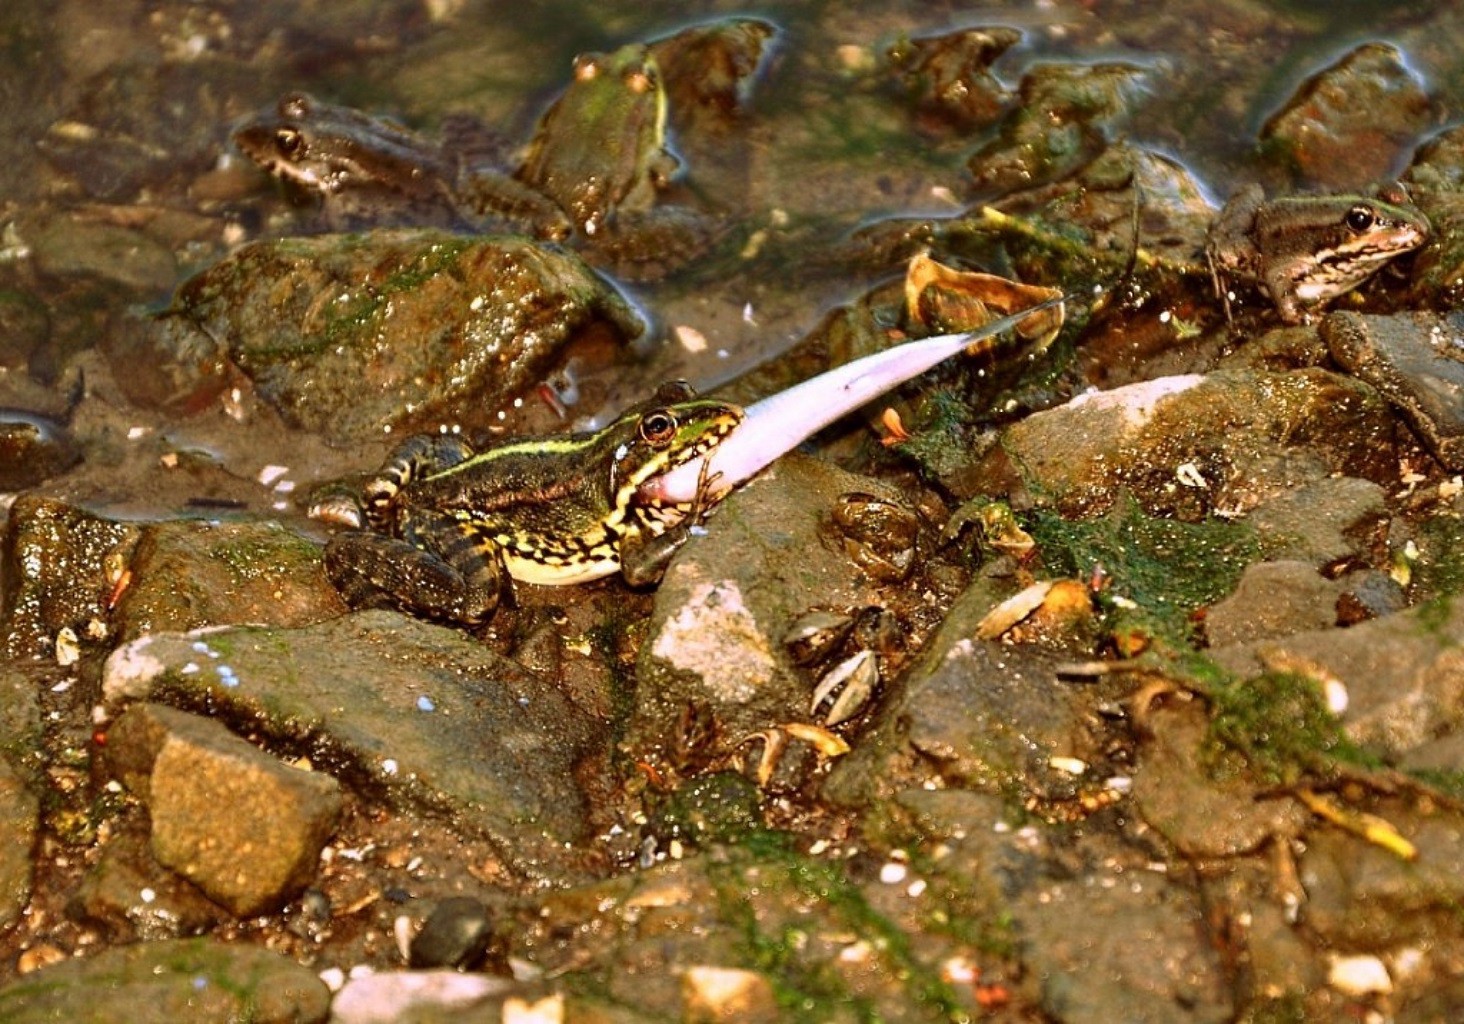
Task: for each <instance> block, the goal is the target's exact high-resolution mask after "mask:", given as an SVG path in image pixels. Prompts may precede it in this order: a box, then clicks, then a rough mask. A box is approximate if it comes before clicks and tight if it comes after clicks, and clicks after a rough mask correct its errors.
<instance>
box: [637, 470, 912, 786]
mask: <svg viewBox="0 0 1464 1024" xmlns="http://www.w3.org/2000/svg"><path fill="white" fill-rule="evenodd" d="M850 492H860V493H863V494H866V495H868V494H873V495H875V496H877V497H881V498H883V499H884V500H886V501H896V500H897V496H896V495H895V494H894V493H893V492H891V491H890V490H889V489H888V488H887V487H885V486H884V485H882V484H880V483H879V482H877V481H874V480H871V479H867V478H864V477H858V476H854V475H852V474H849V473H845V472H843V471H841V470H838V469H836V468H834V467H832V466H830V465H828V464H826V463H823V462H820V461H818V460H816V459H811V458H805V457H798V456H788V457H785V458H783V459H780V460H779V461H778V462H777V463H776V464H775V465H774V466H773V467H772V469H771V471H769V472H767V473H765V474H764V475H762V476H761V477H759V478H758V479H757V480H755V481H754V482H753V483H751V484H749V485H748V486H747V487H745V488H743V489H742V490H740V491H738V492H737V493H735V494H733V495H732V496H731V497H730V498H728V499H727V500H726V501H725V502H723V503H722V505H721V507H720V508H719V509H718V511H717V514H716V517H715V518H714V519H713V520H712V521H711V522H710V523H709V525H708V527H707V531H708V535H707V536H706V537H704V538H699V539H697V540H696V541H694V542H693V543H691V544H688V545H687V546H686V547H685V548H684V549H682V551H681V552H680V554H679V555H678V557H677V559H676V561H675V562H673V563H672V565H671V568H670V570H669V571H668V572H667V574H666V578H665V580H664V581H663V582H662V584H661V587H660V589H659V591H658V592H657V594H656V605H655V612H654V614H653V616H652V623H651V628H650V632H649V634H648V636H647V640H646V643H645V645H644V646H643V647H642V648H641V656H640V662H639V665H638V670H637V686H636V707H635V709H634V711H633V712H632V716H631V726H630V740H629V741H628V742H629V744H630V745H631V747H632V748H634V749H648V750H655V749H660V750H662V751H665V750H668V749H669V748H670V746H671V745H674V744H676V743H679V742H681V741H683V740H684V739H686V738H687V737H686V735H685V734H686V732H687V728H686V723H685V721H684V718H685V715H686V711H687V709H688V708H691V709H695V710H696V711H697V712H698V713H705V714H707V715H710V716H711V718H712V719H714V720H715V721H716V722H717V723H718V726H719V727H718V729H717V732H718V733H719V734H720V740H719V742H718V743H716V744H713V746H712V748H709V749H706V750H704V751H701V752H700V754H701V755H702V756H707V757H712V756H715V755H716V754H718V753H726V752H727V749H728V748H730V747H731V746H735V745H736V744H738V743H739V742H740V741H741V740H743V739H744V738H745V737H747V736H749V735H751V734H752V733H754V732H757V731H759V730H762V729H766V728H768V727H769V726H773V725H778V724H782V723H785V722H793V721H807V720H808V716H809V709H808V702H809V699H810V696H811V693H812V688H811V684H810V682H809V680H808V678H807V676H806V675H805V673H804V672H802V671H801V670H799V669H798V667H797V666H796V665H794V664H793V661H792V658H791V656H790V655H789V654H788V652H787V650H786V649H785V647H784V645H783V644H782V642H781V637H782V636H783V635H784V633H786V631H787V630H788V628H789V627H790V626H791V625H792V624H793V623H794V622H795V621H796V620H797V619H799V618H800V617H801V616H802V615H803V614H805V613H806V612H807V611H808V610H809V609H810V608H813V607H815V606H823V607H827V606H838V607H851V608H857V607H863V606H865V605H869V604H877V603H879V602H878V601H877V592H876V591H874V590H873V589H872V582H871V580H870V579H869V578H868V576H867V575H866V574H864V573H863V572H861V571H860V569H859V568H858V567H857V566H856V565H855V564H854V563H853V562H852V561H851V560H850V559H849V558H848V557H847V556H846V555H845V554H844V553H843V551H842V549H841V546H836V545H835V544H834V543H829V542H828V540H827V539H826V534H827V531H828V529H829V518H830V516H831V513H832V509H833V508H834V507H835V505H836V503H837V502H838V501H839V499H840V498H841V497H842V496H843V495H845V494H847V493H850Z"/></svg>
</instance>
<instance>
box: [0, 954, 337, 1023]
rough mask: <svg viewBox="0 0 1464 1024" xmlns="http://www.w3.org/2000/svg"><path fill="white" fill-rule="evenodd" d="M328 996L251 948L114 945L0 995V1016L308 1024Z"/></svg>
mask: <svg viewBox="0 0 1464 1024" xmlns="http://www.w3.org/2000/svg"><path fill="white" fill-rule="evenodd" d="M329 1012H330V992H329V991H328V990H327V989H326V987H325V985H324V984H323V983H322V982H321V981H320V979H319V978H317V977H316V976H315V973H314V971H312V970H311V969H310V968H308V967H302V966H301V965H299V964H297V963H295V962H293V961H291V960H287V959H285V958H284V957H282V956H280V955H278V954H276V953H271V952H269V951H268V950H265V949H260V948H258V947H256V946H250V945H242V944H234V945H225V944H223V943H221V942H213V941H210V940H207V939H179V940H174V941H169V942H142V943H137V944H135V945H130V946H116V947H113V948H111V949H107V950H104V951H102V952H100V953H98V954H97V955H96V956H94V957H90V958H88V959H84V960H66V961H63V962H61V963H57V964H52V965H51V966H49V967H45V968H42V969H41V970H38V971H36V972H34V973H33V974H28V975H26V976H25V977H23V978H21V979H20V980H18V981H15V982H12V983H11V984H10V985H7V986H6V987H5V988H3V989H0V1018H4V1019H5V1020H7V1021H14V1022H16V1024H33V1022H34V1024H40V1022H42V1021H58V1020H70V1021H107V1020H129V1021H136V1022H138V1024H152V1022H158V1024H162V1022H164V1021H181V1020H187V1021H198V1022H200V1024H210V1022H215V1021H216V1022H218V1024H231V1022H234V1021H239V1020H250V1021H256V1022H258V1024H311V1022H316V1021H324V1020H325V1019H326V1016H327V1015H328V1014H329Z"/></svg>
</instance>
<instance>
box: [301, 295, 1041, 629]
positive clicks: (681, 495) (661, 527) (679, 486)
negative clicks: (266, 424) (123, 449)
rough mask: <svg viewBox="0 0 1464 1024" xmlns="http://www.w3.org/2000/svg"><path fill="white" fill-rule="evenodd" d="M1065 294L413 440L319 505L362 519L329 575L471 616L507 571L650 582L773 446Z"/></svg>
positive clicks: (345, 537) (779, 450) (368, 600)
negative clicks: (776, 365) (730, 375)
mask: <svg viewBox="0 0 1464 1024" xmlns="http://www.w3.org/2000/svg"><path fill="white" fill-rule="evenodd" d="M1062 301H1063V300H1062V299H1061V298H1060V297H1058V298H1053V299H1049V300H1048V301H1046V302H1043V303H1039V304H1037V305H1035V306H1032V307H1031V308H1028V309H1024V310H1022V311H1021V312H1019V313H1015V314H1012V315H1011V316H1007V317H1003V318H1001V319H999V320H995V321H993V322H991V323H989V324H987V325H986V326H984V327H982V328H981V329H980V330H978V331H975V332H970V333H961V334H951V335H942V336H939V337H935V338H926V339H924V340H921V341H912V342H908V343H906V344H903V345H899V346H896V347H894V348H891V349H886V350H885V351H883V352H877V353H875V354H873V355H869V356H865V357H864V358H862V359H857V360H855V361H854V362H852V363H847V364H845V365H844V366H841V367H838V368H837V369H834V370H830V371H828V372H827V373H824V374H820V375H819V376H817V377H814V378H811V379H810V380H806V381H804V382H803V383H802V384H798V385H795V386H793V387H791V388H788V389H786V390H784V391H781V392H779V393H777V394H775V395H772V396H770V397H768V398H765V399H763V400H761V401H759V402H755V403H753V404H752V405H749V406H747V407H746V408H743V407H740V406H737V405H734V404H732V403H729V402H725V401H721V400H718V399H715V398H701V397H698V396H697V395H696V394H695V393H694V392H692V391H691V389H690V387H689V386H688V385H686V384H685V383H684V382H677V383H673V384H667V385H663V386H662V387H661V388H660V389H659V390H658V391H657V392H656V394H655V395H654V396H653V397H652V399H651V400H650V401H648V402H647V403H645V404H643V405H641V406H637V407H635V408H633V409H631V410H629V411H628V412H626V413H625V414H623V415H622V416H620V417H618V418H616V419H615V420H614V421H613V422H611V423H610V424H609V425H608V426H606V427H604V428H603V429H601V430H598V431H593V432H589V433H583V434H570V435H560V436H552V437H542V438H524V439H519V440H514V441H508V442H505V443H503V444H498V445H494V446H492V447H489V448H485V449H483V450H481V451H475V450H474V449H473V448H472V447H471V446H470V445H468V444H467V443H466V442H465V441H463V440H462V439H460V438H458V437H456V436H453V435H438V434H423V435H419V436H417V437H414V438H409V439H408V440H407V441H405V442H403V444H402V445H401V446H400V447H399V448H398V449H397V450H396V452H395V453H394V454H393V455H392V456H391V458H389V459H388V460H387V462H386V464H385V465H384V466H383V467H382V469H381V470H380V472H379V474H378V475H377V476H376V477H375V478H374V479H372V480H371V481H370V482H369V483H367V485H366V487H365V491H364V495H363V497H364V503H363V507H362V508H360V509H358V510H355V511H356V514H355V515H352V514H350V513H349V512H348V513H347V514H345V515H342V514H341V513H340V510H339V509H337V508H333V507H332V508H325V507H319V508H317V509H315V510H313V513H312V514H314V515H315V516H316V517H317V518H321V519H334V520H337V521H340V520H342V519H344V520H345V521H346V522H347V523H348V524H349V525H365V526H366V527H368V529H365V530H347V531H344V532H342V533H339V534H337V535H336V536H335V538H333V539H332V540H331V542H330V544H329V545H328V546H327V547H326V551H325V567H326V572H327V573H328V574H329V576H330V578H331V580H332V581H333V582H334V583H335V585H336V586H337V588H338V589H340V591H341V592H342V594H343V595H344V596H345V597H346V599H347V601H348V602H349V603H351V604H353V605H366V604H380V603H386V604H393V605H396V606H398V607H401V608H404V609H406V610H408V611H411V612H413V613H414V614H418V615H424V616H427V617H430V618H439V619H446V620H448V621H453V622H460V623H465V624H476V623H479V622H483V621H485V620H486V619H487V618H489V617H490V616H491V615H492V614H493V612H494V610H495V609H496V608H497V607H498V604H499V602H500V600H501V598H502V595H503V592H504V589H505V587H506V585H507V581H508V580H509V579H516V580H522V581H524V582H528V583H538V584H553V585H561V584H571V583H581V582H585V581H588V580H594V579H600V578H603V577H605V576H610V575H613V574H615V573H620V574H621V575H622V576H624V577H625V578H626V580H627V581H628V582H630V583H632V584H650V583H654V582H656V581H657V580H659V579H660V577H661V575H662V574H663V573H664V572H665V569H666V565H667V563H668V562H669V561H670V558H671V556H672V555H673V554H674V553H675V551H676V550H677V549H678V548H679V547H680V546H681V545H682V544H684V543H685V542H686V541H687V540H688V539H689V538H690V537H691V531H692V529H693V528H694V527H696V526H697V525H699V524H700V522H701V519H702V517H703V516H704V515H705V514H706V513H707V512H708V511H710V510H711V509H712V508H713V507H714V506H715V505H716V504H717V503H718V502H720V501H721V500H722V499H723V498H725V497H726V496H727V495H728V494H730V493H731V492H732V490H734V489H735V488H736V487H737V486H739V485H740V484H742V483H744V482H746V481H747V480H750V479H751V478H752V477H754V476H756V475H757V474H758V473H760V472H761V471H762V470H763V469H764V468H765V467H766V466H768V465H769V464H770V463H772V462H773V461H774V460H775V459H777V458H778V457H779V456H781V455H783V454H784V453H786V452H788V451H791V450H792V449H794V448H796V447H797V446H798V445H800V444H802V443H803V442H804V441H806V440H807V439H808V438H809V437H811V436H812V435H813V434H815V433H817V432H818V431H820V430H822V429H823V428H824V427H826V426H828V425H829V424H831V423H833V422H834V421H835V420H836V419H838V418H839V417H841V416H843V415H844V414H846V413H848V412H851V411H852V410H854V409H857V408H858V407H860V406H861V405H864V404H865V403H866V402H869V401H871V400H873V399H875V398H877V397H879V396H880V395H882V394H884V393H885V392H887V391H889V390H891V389H892V388H895V387H898V386H899V385H900V384H902V383H904V382H905V381H907V380H909V379H911V378H912V377H915V376H917V375H919V374H921V373H924V372H925V371H926V370H928V369H930V368H931V367H933V366H935V365H936V364H937V363H940V362H942V361H944V360H946V359H949V358H950V357H952V356H954V355H956V354H957V353H959V352H961V351H963V350H967V349H969V348H971V347H973V346H976V345H977V344H978V343H979V342H980V341H982V340H983V339H986V338H990V337H993V336H995V335H998V334H1000V333H1001V332H1003V331H1006V330H1008V329H1010V328H1013V327H1016V326H1017V325H1018V324H1020V323H1021V322H1022V321H1024V320H1026V319H1027V318H1028V317H1029V316H1033V315H1034V314H1037V313H1040V312H1041V311H1043V310H1046V309H1049V308H1052V307H1055V306H1059V305H1060V304H1061V302H1062ZM1059 322H1060V321H1059ZM1054 333H1055V331H1054ZM362 519H364V523H363V522H362V521H361V520H362Z"/></svg>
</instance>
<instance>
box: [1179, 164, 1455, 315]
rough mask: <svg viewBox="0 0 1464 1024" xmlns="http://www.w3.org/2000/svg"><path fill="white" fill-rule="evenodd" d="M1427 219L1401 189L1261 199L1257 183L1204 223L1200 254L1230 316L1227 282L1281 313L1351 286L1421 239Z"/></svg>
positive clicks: (1302, 310)
mask: <svg viewBox="0 0 1464 1024" xmlns="http://www.w3.org/2000/svg"><path fill="white" fill-rule="evenodd" d="M1428 235H1429V223H1428V218H1427V217H1425V216H1424V215H1423V213H1422V212H1421V211H1420V210H1419V209H1418V208H1417V207H1415V206H1414V205H1413V204H1412V203H1411V202H1410V201H1409V199H1408V196H1407V195H1406V193H1404V192H1403V190H1402V189H1401V188H1397V189H1396V190H1389V191H1387V192H1385V193H1384V194H1383V195H1382V196H1381V197H1379V198H1372V197H1368V196H1359V195H1296V196H1283V197H1280V198H1277V199H1270V200H1268V199H1266V197H1265V193H1264V191H1263V190H1262V189H1261V187H1260V186H1259V185H1249V186H1247V187H1245V188H1243V189H1241V190H1240V191H1239V192H1237V193H1236V194H1235V195H1234V196H1233V197H1231V199H1230V201H1229V202H1228V203H1226V204H1225V208H1224V209H1222V210H1221V211H1220V214H1219V216H1217V217H1216V218H1215V221H1214V223H1212V224H1211V226H1210V232H1209V236H1208V237H1207V239H1206V241H1205V256H1206V259H1207V260H1208V262H1209V265H1210V276H1211V279H1212V280H1213V282H1214V285H1215V294H1216V296H1217V297H1219V298H1220V299H1222V300H1223V301H1224V303H1225V316H1226V319H1227V320H1228V319H1229V318H1230V299H1231V291H1230V284H1231V282H1232V281H1234V280H1242V281H1248V282H1254V283H1255V284H1256V285H1257V286H1258V287H1259V288H1260V289H1261V290H1262V291H1264V292H1265V293H1266V294H1267V295H1268V296H1270V298H1271V301H1272V302H1274V303H1275V304H1276V309H1277V311H1279V312H1280V314H1281V319H1282V320H1284V321H1285V322H1287V323H1291V324H1294V323H1301V322H1303V321H1304V320H1306V319H1307V318H1308V316H1309V311H1310V310H1311V309H1314V308H1316V307H1319V306H1321V305H1322V304H1324V303H1326V302H1328V301H1330V300H1331V299H1334V298H1336V297H1337V296H1338V295H1341V294H1343V293H1344V292H1348V291H1351V290H1352V289H1353V288H1356V287H1357V286H1358V285H1360V284H1362V282H1363V281H1366V280H1367V279H1368V278H1369V277H1371V276H1372V275H1373V274H1374V273H1376V272H1377V271H1378V269H1379V268H1381V267H1382V266H1383V264H1385V263H1387V262H1388V261H1389V260H1391V259H1393V258H1394V257H1396V256H1401V255H1402V254H1403V253H1406V252H1411V251H1412V250H1414V249H1417V248H1418V247H1419V246H1421V245H1423V243H1424V242H1425V241H1427V240H1428Z"/></svg>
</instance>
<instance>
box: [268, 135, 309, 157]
mask: <svg viewBox="0 0 1464 1024" xmlns="http://www.w3.org/2000/svg"><path fill="white" fill-rule="evenodd" d="M275 146H276V147H277V148H278V149H279V151H280V152H281V153H283V154H284V155H285V156H294V155H296V154H297V153H299V152H300V150H302V149H304V148H305V138H304V136H302V135H301V134H300V133H299V132H297V131H295V129H293V128H281V129H279V130H278V131H276V132H275Z"/></svg>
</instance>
